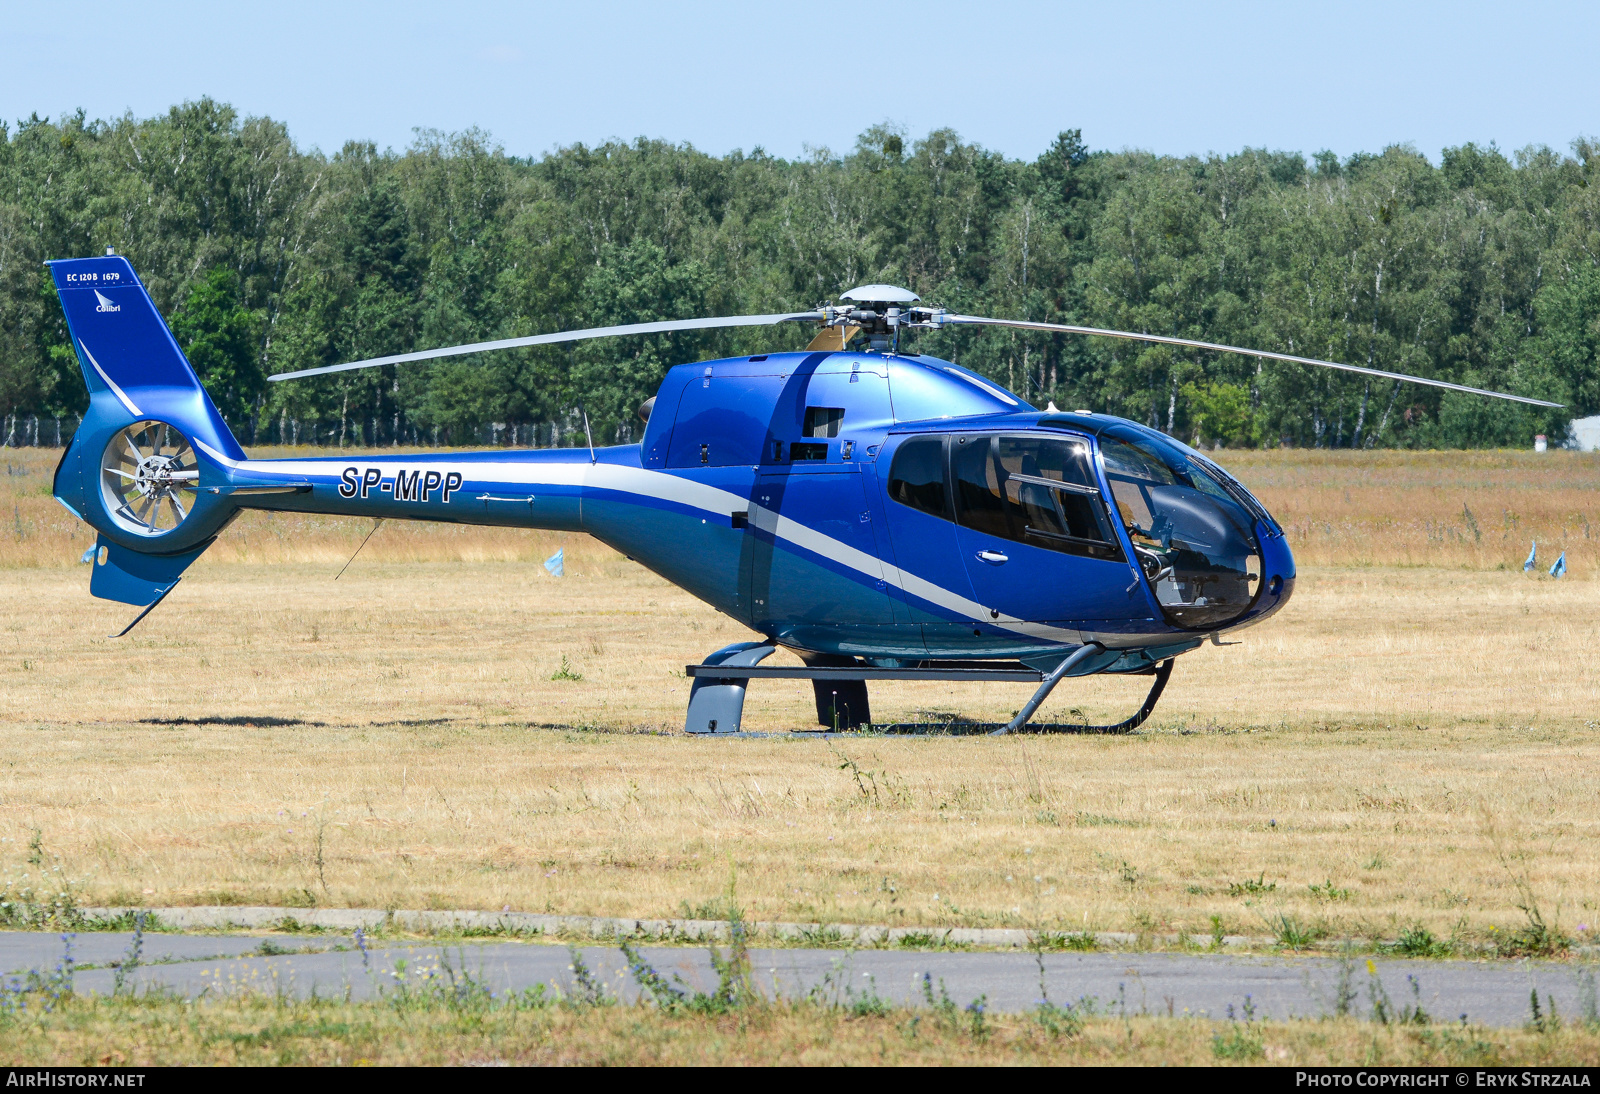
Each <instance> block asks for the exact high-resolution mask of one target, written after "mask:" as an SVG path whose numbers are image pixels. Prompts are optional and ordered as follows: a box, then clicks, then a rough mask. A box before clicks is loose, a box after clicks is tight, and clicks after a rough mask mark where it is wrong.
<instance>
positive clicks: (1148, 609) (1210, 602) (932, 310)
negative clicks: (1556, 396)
mask: <svg viewBox="0 0 1600 1094" xmlns="http://www.w3.org/2000/svg"><path fill="white" fill-rule="evenodd" d="M50 269H51V272H52V275H53V277H54V280H55V285H56V289H57V292H58V294H59V296H60V299H61V306H62V310H63V311H64V312H65V314H66V320H67V326H68V329H69V331H70V334H71V337H72V342H73V347H74V349H75V351H76V352H77V354H78V359H79V364H80V367H81V368H82V371H83V376H84V381H85V383H86V384H87V385H88V389H89V394H90V399H89V410H88V412H87V414H85V416H84V419H83V424H82V426H81V427H80V428H79V429H78V431H77V432H76V434H75V435H74V436H73V438H72V442H71V444H70V445H69V446H68V448H67V450H66V451H65V453H64V454H63V455H62V458H61V463H60V465H59V466H58V468H57V469H56V474H55V480H54V493H55V496H56V498H57V499H58V500H60V502H61V503H62V504H63V505H65V506H66V507H67V508H68V509H69V510H71V511H72V512H73V513H74V514H75V515H76V516H78V517H79V518H81V519H82V520H84V521H86V522H87V523H88V524H90V525H91V526H92V527H93V528H94V529H95V530H96V531H97V532H98V533H99V537H98V541H97V546H96V550H95V555H94V570H93V576H92V578H91V580H90V586H89V588H90V592H91V593H92V594H93V595H94V596H97V597H102V598H104V599H108V600H114V601H119V602H122V603H127V604H132V605H136V606H140V607H142V608H143V609H144V610H143V611H141V612H140V613H139V615H138V616H137V617H136V618H135V619H134V620H133V622H132V623H130V624H129V625H128V627H127V628H126V629H125V630H124V631H123V632H122V633H123V634H126V633H128V631H129V630H132V628H133V627H134V626H136V625H137V624H138V622H139V621H140V620H141V619H143V618H144V617H145V616H146V615H147V614H148V613H149V612H150V611H151V610H153V609H154V608H155V606H156V605H157V604H159V603H160V602H161V601H162V599H164V598H165V597H166V596H167V595H168V594H169V593H170V592H171V591H172V590H173V588H174V587H175V586H176V585H177V584H178V582H179V580H180V578H181V576H182V574H183V573H184V571H185V570H186V569H187V568H188V567H189V565H190V564H191V563H193V562H194V560H195V559H196V558H198V557H199V556H200V554H201V553H202V552H204V551H205V550H206V548H207V547H209V546H210V545H211V544H212V543H213V542H215V540H216V537H217V535H218V533H219V532H221V530H222V529H223V528H224V527H226V525H227V524H228V523H229V522H230V521H231V520H233V518H234V517H235V516H237V515H238V514H239V513H240V512H241V511H242V510H245V509H262V510H274V511H278V512H300V513H336V514H344V515H350V516H365V517H372V518H378V519H397V520H426V521H449V522H455V523H459V524H484V525H499V526H507V527H517V528H540V529H555V530H567V531H575V532H586V533H588V534H590V535H592V536H594V537H595V538H596V539H598V540H600V541H601V542H603V543H606V544H608V545H609V546H611V547H613V548H615V549H616V550H618V551H620V552H622V553H623V554H625V555H627V556H628V557H629V558H631V559H634V560H636V561H637V562H639V563H640V564H642V565H643V566H645V567H647V568H649V569H650V570H652V571H654V572H655V573H657V574H659V575H661V576H662V577H663V578H665V579H666V580H668V581H670V582H672V583H673V584H675V585H678V586H680V587H682V588H683V589H685V590H687V591H688V592H690V593H692V594H693V595H694V596H696V597H698V598H700V599H701V600H703V601H705V602H706V603H708V604H710V605H712V606H713V607H715V608H716V609H718V610H719V611H721V612H724V613H725V614H727V615H728V616H730V617H731V618H733V619H736V620H738V621H739V622H740V623H742V624H744V625H746V626H748V627H749V628H751V629H752V630H753V631H754V632H756V633H757V634H759V635H761V636H762V637H761V639H760V640H759V641H752V642H743V643H737V644H735V645H732V646H728V647H726V648H724V649H721V650H718V651H716V652H715V653H713V654H711V655H710V656H708V657H707V658H706V659H705V662H704V663H703V664H700V665H693V666H689V673H690V675H692V676H693V677H694V685H693V688H692V691H691V695H690V700H689V711H688V716H687V720H686V723H685V729H686V730H687V731H689V732H691V733H734V732H737V731H738V730H739V728H740V723H741V718H742V711H743V705H744V697H745V691H746V688H747V686H748V684H749V681H750V680H752V679H763V678H775V677H776V678H785V677H787V678H802V679H809V680H810V681H811V682H812V685H813V688H814V690H815V695H816V703H817V721H818V724H819V725H822V726H827V727H831V728H835V729H845V728H856V727H860V726H866V725H870V724H872V719H871V711H870V704H869V701H868V696H867V687H866V681H868V680H873V679H887V680H897V679H898V680H916V679H944V680H1006V681H1027V682H1035V683H1037V685H1038V687H1037V689H1036V691H1035V693H1034V695H1033V697H1032V699H1030V700H1029V701H1028V703H1026V704H1025V705H1024V706H1023V707H1022V709H1021V710H1020V711H1018V713H1017V716H1016V717H1015V718H1014V719H1012V721H1011V722H1009V723H1007V724H1006V725H1004V726H1000V727H998V728H996V729H995V730H994V731H995V732H1000V733H1005V732H1012V731H1017V730H1021V729H1025V728H1035V729H1037V728H1053V729H1076V730H1080V731H1081V730H1099V731H1125V730H1128V729H1131V728H1133V727H1135V726H1137V725H1139V724H1140V723H1141V722H1143V721H1144V719H1145V718H1147V717H1149V715H1150V713H1151V711H1152V710H1153V709H1154V707H1155V703H1156V700H1157V699H1158V698H1159V697H1160V694H1161V690H1162V688H1163V687H1164V686H1165V684H1166V682H1167V679H1168V678H1169V676H1170V674H1171V671H1172V666H1173V662H1174V659H1175V658H1176V657H1177V656H1178V655H1179V654H1182V653H1186V652H1188V651H1190V650H1193V649H1196V648H1197V647H1199V646H1200V645H1201V644H1202V643H1203V642H1204V641H1206V640H1207V639H1210V640H1211V641H1213V642H1217V643H1220V641H1221V636H1222V635H1224V634H1227V633H1229V632H1231V631H1234V630H1237V629H1239V628H1241V627H1247V626H1250V625H1252V624H1255V623H1259V622H1260V621H1261V620H1263V619H1266V618H1267V617H1268V616H1270V615H1272V614H1273V613H1274V612H1276V611H1278V610H1280V609H1281V608H1282V607H1283V605H1284V604H1286V603H1287V602H1288V600H1289V597H1290V596H1291V595H1292V593H1293V591H1294V584H1295V565H1294V559H1293V557H1292V556H1291V554H1290V551H1289V547H1288V544H1287V542H1286V541H1285V538H1284V534H1283V529H1282V528H1281V527H1280V526H1279V524H1278V523H1277V521H1275V520H1274V519H1273V517H1272V515H1271V514H1270V513H1268V512H1267V510H1266V508H1265V507H1263V506H1262V505H1261V503H1260V502H1259V501H1257V500H1256V499H1255V498H1254V497H1253V496H1252V495H1251V494H1250V492H1249V491H1248V490H1246V489H1245V488H1244V487H1243V486H1242V485H1240V483H1239V482H1238V481H1237V480H1235V479H1234V478H1233V477H1232V476H1230V475H1229V474H1228V473H1227V472H1225V471H1224V470H1223V469H1222V468H1220V467H1218V466H1217V465H1216V464H1215V463H1213V462H1212V461H1211V460H1209V459H1207V458H1206V457H1205V456H1204V455H1202V454H1201V453H1199V452H1197V451H1195V450H1194V449H1192V448H1190V447H1188V446H1187V445H1184V444H1182V443H1180V442H1178V441H1176V440H1174V439H1173V438H1171V437H1168V436H1166V435H1165V434H1163V433H1161V432H1159V431H1156V430H1153V429H1149V428H1146V427H1145V426H1142V425H1139V424H1137V423H1135V422H1132V421H1128V420H1126V419H1123V418H1117V417H1113V416H1110V415H1104V414H1093V413H1089V412H1087V411H1079V412H1076V413H1062V412H1059V411H1057V410H1056V409H1055V408H1054V406H1051V407H1050V408H1048V409H1046V410H1042V411H1041V410H1039V409H1037V408H1035V407H1032V406H1030V405H1029V404H1027V403H1026V402H1024V401H1023V400H1022V399H1020V398H1018V397H1017V396H1016V395H1015V394H1013V393H1011V392H1009V391H1006V390H1005V389H1004V388H1002V387H1000V386H998V385H996V384H995V383H994V382H993V381H991V380H989V379H987V378H985V377H983V376H980V375H978V374H977V373H974V372H972V371H970V370H968V369H965V368H961V367H960V366H958V365H956V364H953V363H951V362H949V361H944V360H940V359H939V358H936V357H932V356H926V355H922V354H918V353H912V352H901V351H900V348H899V344H900V337H901V333H902V332H903V331H905V330H908V329H915V330H923V331H937V330H940V329H943V328H947V327H953V326H971V325H981V326H1003V327H1014V328H1021V329H1026V330H1038V331H1050V332H1059V333H1067V334H1079V335H1091V336H1101V337H1109V338H1122V339H1132V340H1137V341H1145V342H1156V343H1164V344H1169V345H1178V346H1185V347H1193V348H1200V349H1206V350H1213V351H1219V352H1225V353H1243V354H1250V355H1254V356H1258V357H1264V358H1269V359H1274V360H1281V361H1289V362H1294V363H1298V364H1305V365H1316V366H1322V367H1328V368H1335V369H1342V370H1345V371H1349V372H1356V373H1361V374H1364V375H1368V376H1377V377H1383V378H1386V379H1392V380H1404V381H1408V382H1412V383H1420V384H1429V385H1432V386H1435V387H1444V388H1449V389H1452V390H1455V391H1463V392H1469V393H1472V394H1477V395H1486V396H1493V397H1496V398H1504V399H1512V400H1515V401H1518V402H1523V403H1530V404H1533V405H1536V406H1558V405H1559V404H1555V403H1549V402H1545V401H1543V400H1538V399H1530V398H1525V397H1522V396H1515V395H1507V394H1504V393H1500V392H1493V391H1485V390H1482V389H1477V388H1469V387H1464V386H1462V385H1458V384H1449V383H1444V382H1442V381H1438V380H1431V379H1427V378H1423V377H1417V376H1406V375H1401V374H1398V373H1391V372H1384V371H1380V370H1377V369H1370V368H1362V367H1358V366H1353V365H1346V364H1340V363H1337V362H1331V361H1319V360H1314V359H1311V358H1304V357H1297V356H1293V355H1288V354H1281V353H1272V352H1266V351H1261V350H1250V349H1243V348H1240V347H1235V346H1223V345H1215V344H1211V343H1205V342H1195V341H1191V340H1187V339H1180V338H1172V337H1166V336H1162V335H1149V334H1139V333H1133V332H1127V331H1110V330H1101V329H1098V328H1091V327H1078V326H1069V325H1063V324H1050V323H1033V322H1027V321H1020V320H1006V319H991V318H985V317H981V316H969V315H959V314H954V313H951V312H949V311H946V310H945V309H943V308H939V307H933V306H928V305H924V304H921V303H920V302H919V299H918V297H917V296H916V295H915V294H913V293H911V292H909V291H908V290H905V289H901V288H897V287H894V286H889V285H867V286H863V287H861V288H858V289H854V290H851V291H850V292H848V293H845V294H844V295H843V298H842V300H843V303H840V304H837V305H835V304H829V305H826V306H822V307H819V308H817V309H815V310H812V311H804V312H792V313H783V314H775V315H752V316H732V317H717V318H705V319H687V320H675V321H670V322H658V323H638V324H631V325H627V326H617V327H604V328H594V329H589V330H579V331H565V332H559V333H554V334H544V335H536V336H532V337H526V338H511V339H503V340H500V341H493V342H482V343H475V344H472V345H467V346H454V347H447V348H443V349H435V350H426V351H421V352H417V353H406V354H398V355H395V356H390V357H382V358H375V359H373V360H368V361H357V362H351V363H349V364H342V365H334V366H329V367H326V368H317V369H308V370H304V371H301V372H292V373H284V374H279V375H276V376H273V377H271V379H272V380H274V381H282V380H293V379H297V378H301V377H305V376H313V375H321V374H326V373H331V372H339V371H344V370H349V369H359V368H372V367H377V366H380V365H404V364H410V363H413V362H419V361H426V360H431V359H436V358H440V357H448V356H456V355H460V354H468V353H478V352H483V351H487V350H504V349H515V348H518V347H523V346H536V345H548V344H554V343H562V342H573V341H578V340H582V339H589V338H603V337H618V336H627V335H637V334H650V333H659V332H666V331H681V330H700V329H708V328H718V327H737V326H759V325H771V324H779V323H811V324H816V325H817V326H818V328H819V330H818V333H817V335H816V337H815V338H814V339H813V340H812V342H811V344H810V346H808V347H807V349H806V350H804V351H801V352H785V353H769V354H757V355H754V356H750V357H738V358H730V359H724V360H716V361H701V362H697V363H694V364H683V365H678V366H676V367H674V368H672V369H670V370H669V371H668V373H667V375H666V378H665V379H664V380H663V381H662V384H661V387H660V389H659V390H658V391H657V393H656V394H655V396H654V397H653V398H651V399H650V400H648V401H647V402H646V403H645V404H644V405H643V406H642V407H641V408H640V414H641V416H642V417H643V418H644V419H645V430H644V435H643V439H642V441H641V442H640V443H639V444H634V445H625V446H613V447H600V448H596V447H595V446H594V445H593V442H592V439H591V441H590V444H589V446H588V447H587V448H582V449H544V450H535V451H510V450H503V451H502V450H497V451H492V452H450V453H438V454H408V455H377V454H371V455H350V456H345V455H340V456H336V457H321V458H315V459H282V460H255V459H251V458H250V457H249V456H248V455H247V454H246V453H245V452H244V450H243V449H242V448H241V447H240V446H239V443H238V441H237V440H236V439H235V438H234V436H233V434H232V432H231V431H230V430H229V429H228V426H227V425H226V423H225V422H224V421H223V419H222V417H221V415H220V414H219V413H218V412H217V409H216V407H215V405H214V404H213V403H212V401H211V399H210V398H209V397H208V396H207V395H206V392H205V389H204V388H203V387H202V386H201V384H200V382H199V380H198V379H197V378H196V376H195V373H194V370H193V369H192V368H191V367H190V365H189V363H188V361H187V360H186V358H185V357H184V355H183V352H182V351H181V350H180V349H179V347H178V345H177V343H176V342H175V341H174V340H173V337H172V334H171V332H170V331H169V330H168V328H167V325H166V323H165V322H164V321H163V320H162V318H161V315H160V313H159V312H158V311H157V310H156V308H155V306H154V304H153V303H152V302H151V300H150V297H149V295H148V294H147V293H146V292H145V289H144V287H143V286H142V285H141V284H140V282H139V279H138V277H137V276H136V275H135V273H134V270H133V267H132V266H131V265H130V264H129V262H128V261H127V260H126V259H125V258H123V257H121V256H119V255H116V254H113V253H112V252H111V251H109V250H108V251H107V253H106V255H105V256H104V257H95V258H83V259H69V260H62V261H56V262H52V263H51V264H50ZM779 647H782V648H786V649H788V650H790V651H792V652H794V653H795V654H797V655H798V656H799V658H800V659H801V661H802V662H803V663H804V667H803V668H790V667H781V666H763V665H761V664H760V662H761V661H762V660H764V659H765V658H766V657H768V656H769V655H771V654H772V653H773V652H774V651H775V650H776V649H777V648H779ZM1095 673H1114V674H1135V675H1140V674H1142V675H1149V676H1153V677H1154V681H1153V683H1152V686H1151V689H1150V692H1149V695H1148V696H1147V698H1146V700H1145V702H1144V704H1143V705H1142V706H1141V708H1140V709H1139V711H1138V712H1136V713H1135V714H1134V715H1133V716H1132V717H1130V718H1128V719H1126V720H1125V721H1123V722H1121V723H1118V724H1116V725H1112V726H1044V727H1038V726H1035V727H1030V726H1029V719H1030V718H1031V717H1032V715H1033V714H1034V712H1035V711H1036V710H1037V709H1038V707H1039V705H1040V704H1041V703H1042V702H1043V701H1044V699H1045V697H1046V696H1048V695H1049V693H1050V691H1051V689H1052V688H1053V687H1054V686H1055V685H1056V683H1057V682H1059V681H1060V680H1061V679H1063V678H1065V677H1067V676H1086V675H1090V674H1095Z"/></svg>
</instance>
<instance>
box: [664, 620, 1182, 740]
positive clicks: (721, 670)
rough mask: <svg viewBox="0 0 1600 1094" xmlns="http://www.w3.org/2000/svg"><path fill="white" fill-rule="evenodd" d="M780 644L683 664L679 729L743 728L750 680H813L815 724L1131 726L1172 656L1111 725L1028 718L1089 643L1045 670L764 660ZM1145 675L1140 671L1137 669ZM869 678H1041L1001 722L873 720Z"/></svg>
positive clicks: (911, 728)
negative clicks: (688, 682)
mask: <svg viewBox="0 0 1600 1094" xmlns="http://www.w3.org/2000/svg"><path fill="white" fill-rule="evenodd" d="M776 650H777V647H775V646H772V645H767V644H764V643H761V642H738V643H735V644H734V645H731V646H724V647H723V648H722V649H720V650H718V651H717V652H716V653H713V654H711V655H710V656H709V657H707V658H706V659H705V663H703V664H699V665H688V666H686V667H685V670H684V672H685V674H686V675H687V676H689V677H690V678H691V679H693V680H694V684H693V685H692V687H691V688H690V691H689V711H688V715H687V717H686V718H685V719H684V725H683V728H684V732H686V733H693V734H697V735H701V734H714V735H717V736H724V735H728V734H735V733H739V732H741V727H742V722H743V719H744V700H745V693H746V691H747V689H748V688H749V686H750V681H751V680H756V679H762V680H810V681H811V686H812V689H813V691H814V692H815V695H816V701H817V724H818V725H821V726H824V727H827V728H828V729H832V730H835V731H840V730H856V729H867V730H872V731H875V732H878V733H906V734H934V733H944V734H955V735H965V734H976V733H989V734H994V735H1001V734H1007V733H1106V734H1110V733H1130V732H1132V731H1133V730H1135V729H1137V728H1139V726H1141V725H1143V724H1144V723H1145V721H1146V719H1148V718H1149V717H1150V715H1151V713H1152V712H1153V711H1154V710H1155V708H1156V703H1157V702H1158V701H1159V700H1160V698H1161V693H1162V691H1163V690H1165V688H1166V686H1167V681H1168V680H1169V679H1170V678H1171V676H1172V664H1173V659H1171V658H1169V659H1167V660H1165V661H1163V662H1161V664H1160V665H1157V666H1155V667H1154V668H1151V669H1149V670H1146V671H1147V672H1149V673H1151V674H1153V675H1154V677H1155V681H1154V682H1153V683H1152V684H1151V686H1150V692H1149V694H1148V695H1146V696H1145V699H1144V703H1143V704H1142V705H1141V706H1140V707H1139V709H1138V711H1136V712H1135V713H1134V714H1133V715H1132V716H1131V717H1129V718H1125V719H1124V720H1122V721H1120V722H1117V723H1116V724H1115V725H1078V724H1062V723H1055V722H1050V723H1033V724H1030V723H1029V722H1028V719H1029V718H1031V717H1033V714H1034V712H1035V711H1037V710H1038V709H1039V705H1040V704H1041V703H1043V702H1044V700H1045V698H1046V697H1048V696H1049V694H1050V692H1051V691H1052V690H1053V689H1054V688H1055V686H1056V684H1058V683H1060V682H1061V680H1062V679H1064V678H1065V677H1066V676H1067V674H1068V673H1070V672H1071V670H1072V668H1073V667H1074V666H1075V665H1077V664H1079V663H1081V662H1082V661H1084V660H1086V659H1087V658H1089V657H1091V656H1093V655H1095V654H1098V653H1102V652H1104V649H1103V647H1101V646H1099V645H1098V644H1096V643H1092V642H1091V643H1089V644H1088V645H1086V646H1083V647H1081V648H1079V649H1078V650H1076V651H1075V652H1074V653H1073V655H1072V656H1071V657H1069V658H1067V659H1066V660H1065V661H1063V662H1062V663H1061V664H1060V665H1058V666H1057V667H1056V668H1055V669H1054V670H1052V671H1051V672H1049V673H1044V672H1040V671H1038V670H1036V669H1030V668H1026V667H1024V666H1022V665H1020V664H1018V663H1017V662H984V661H979V662H973V661H966V662H962V661H954V662H952V661H924V662H922V663H920V664H918V665H917V666H915V667H912V668H903V669H902V668H893V669H891V668H878V667H876V666H873V665H867V664H863V663H862V662H860V661H856V660H853V659H851V658H845V657H824V656H821V655H815V654H802V655H801V656H802V658H803V659H804V660H805V661H806V666H805V667H804V668H789V667H786V666H776V665H762V664H761V662H762V661H764V660H765V659H766V658H768V657H770V656H771V655H772V654H773V653H775V652H776ZM1141 675H1142V674H1141ZM868 680H953V681H967V682H976V681H1003V682H1006V683H1038V685H1039V688H1038V690H1037V691H1035V692H1034V694H1033V697H1032V698H1031V699H1029V700H1028V702H1027V703H1026V704H1025V705H1024V706H1023V708H1022V709H1021V710H1020V711H1018V712H1017V716H1016V717H1015V718H1013V719H1012V720H1011V721H1009V722H1007V723H1006V724H1005V725H1000V724H998V723H990V724H983V723H968V722H957V723H949V724H944V723H931V724H923V723H896V724H893V725H873V724H872V714H871V710H870V707H869V705H868V701H867V685H866V681H868Z"/></svg>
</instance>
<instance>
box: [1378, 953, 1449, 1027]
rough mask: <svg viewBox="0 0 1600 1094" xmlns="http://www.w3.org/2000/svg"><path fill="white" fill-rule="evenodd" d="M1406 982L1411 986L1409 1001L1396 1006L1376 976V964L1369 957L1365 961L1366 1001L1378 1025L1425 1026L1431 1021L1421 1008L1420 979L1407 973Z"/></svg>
mask: <svg viewBox="0 0 1600 1094" xmlns="http://www.w3.org/2000/svg"><path fill="white" fill-rule="evenodd" d="M1406 983H1407V984H1408V985H1409V986H1410V988H1411V1002H1410V1003H1408V1004H1406V1005H1404V1006H1399V1007H1397V1006H1395V1005H1394V1002H1393V1001H1392V1000H1391V999H1390V998H1389V992H1388V991H1387V990H1386V989H1385V988H1384V986H1383V981H1382V980H1381V979H1380V978H1379V977H1378V966H1377V965H1375V964H1373V962H1372V961H1371V960H1370V959H1369V960H1368V961H1367V1002H1368V1003H1369V1004H1370V1005H1371V1007H1372V1020H1373V1021H1374V1022H1376V1023H1378V1024H1379V1025H1380V1026H1387V1025H1390V1024H1394V1025H1401V1026H1426V1025H1428V1024H1429V1023H1430V1022H1432V1020H1433V1019H1431V1018H1430V1017H1428V1012H1427V1011H1425V1010H1423V1009H1422V981H1420V980H1418V979H1417V978H1416V977H1415V976H1413V975H1411V974H1410V973H1407V974H1406Z"/></svg>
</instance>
